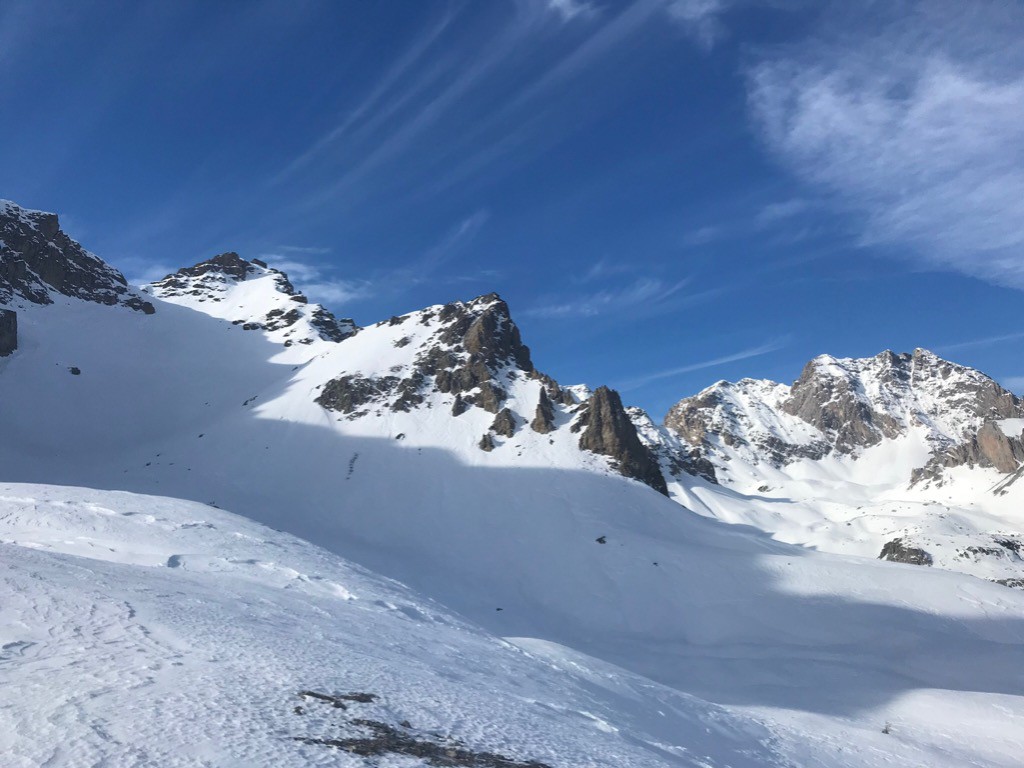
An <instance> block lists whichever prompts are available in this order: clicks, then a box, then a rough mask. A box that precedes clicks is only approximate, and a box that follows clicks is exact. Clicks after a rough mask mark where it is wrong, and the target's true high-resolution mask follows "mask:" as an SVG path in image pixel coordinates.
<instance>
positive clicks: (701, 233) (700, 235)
mask: <svg viewBox="0 0 1024 768" xmlns="http://www.w3.org/2000/svg"><path fill="white" fill-rule="evenodd" d="M723 235H724V233H723V232H722V230H721V229H720V228H719V227H701V228H700V229H695V230H693V231H692V232H687V233H686V234H685V235H683V238H682V241H681V242H682V244H683V245H684V246H685V247H687V248H696V247H698V246H701V245H707V244H708V243H713V242H715V241H716V240H720V239H721V238H722V237H723Z"/></svg>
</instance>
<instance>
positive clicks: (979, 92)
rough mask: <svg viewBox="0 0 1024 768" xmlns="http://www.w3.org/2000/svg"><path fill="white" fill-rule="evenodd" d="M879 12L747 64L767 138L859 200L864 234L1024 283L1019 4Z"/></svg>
mask: <svg viewBox="0 0 1024 768" xmlns="http://www.w3.org/2000/svg"><path fill="white" fill-rule="evenodd" d="M879 10H880V7H879V6H875V5H873V6H871V11H870V13H871V14H876V12H877V11H879ZM880 15H881V19H875V18H874V16H872V18H870V19H868V20H864V19H860V27H859V31H849V29H846V28H844V29H843V30H825V31H823V33H822V35H821V37H820V39H819V40H818V41H817V42H815V43H811V44H806V45H804V46H802V47H801V48H799V49H796V48H793V49H788V50H785V51H782V52H781V53H779V54H777V55H773V56H771V57H770V58H768V59H766V60H764V61H762V62H761V63H760V64H757V65H756V66H754V67H753V68H752V69H751V70H750V72H749V80H748V82H749V101H750V108H751V112H752V115H753V118H754V120H755V123H756V125H757V126H758V127H759V129H760V131H761V134H762V136H763V139H764V142H765V144H766V146H767V147H768V149H769V150H770V151H771V152H772V153H773V154H775V155H776V156H777V157H779V158H780V159H781V160H782V161H783V162H784V163H785V164H786V165H788V166H789V168H790V169H792V171H793V172H794V173H796V174H797V175H798V176H799V177H800V178H802V179H803V180H804V181H805V182H807V183H808V184H810V185H811V186H813V187H814V188H817V189H818V190H821V191H824V192H826V193H827V195H828V196H829V197H828V200H829V202H830V203H831V204H833V205H835V206H837V207H838V208H840V209H841V210H843V211H845V212H847V213H850V214H852V215H853V216H854V217H855V218H856V220H857V221H858V222H859V226H860V231H861V241H862V242H863V243H864V244H866V245H885V246H893V247H897V248H900V249H903V250H904V251H905V252H907V253H908V254H910V255H911V257H912V258H914V259H915V260H917V261H918V262H919V263H921V264H923V265H925V266H928V267H931V268H940V269H951V270H955V271H958V272H962V273H964V274H968V275H972V276H974V277H979V278H982V279H985V280H988V281H991V282H995V283H999V284H1004V285H1009V286H1014V287H1017V288H1024V227H1021V225H1020V222H1021V221H1024V47H1022V46H1021V45H1020V44H1019V43H1020V40H1021V39H1024V6H1021V5H1019V4H1017V3H997V2H987V1H979V2H975V3H971V4H969V5H961V4H957V3H952V2H929V3H924V2H915V3H910V2H901V3H895V4H893V7H892V8H891V9H888V10H887V11H886V12H884V13H882V14H880ZM843 21H844V22H845V26H846V27H854V28H856V27H857V25H854V24H850V19H849V18H848V17H847V16H844V17H843Z"/></svg>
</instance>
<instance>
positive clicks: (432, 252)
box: [259, 210, 494, 307]
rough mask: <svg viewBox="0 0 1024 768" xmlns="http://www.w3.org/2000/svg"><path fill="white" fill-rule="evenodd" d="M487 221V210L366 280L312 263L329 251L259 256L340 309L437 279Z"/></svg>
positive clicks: (484, 274) (480, 273)
mask: <svg viewBox="0 0 1024 768" xmlns="http://www.w3.org/2000/svg"><path fill="white" fill-rule="evenodd" d="M489 218H490V214H489V213H488V212H487V211H485V210H479V211H475V212H474V213H472V214H470V215H469V216H466V217H465V218H464V219H461V220H460V221H458V222H457V223H456V224H455V225H454V226H452V227H451V228H450V229H449V230H448V231H447V232H446V233H445V234H444V235H443V236H442V237H441V239H440V240H438V241H437V242H436V243H434V244H433V245H432V246H430V247H429V248H427V249H426V250H425V251H424V252H423V253H421V254H419V255H418V256H416V257H414V258H412V259H410V260H409V261H407V262H406V263H405V264H403V265H401V266H398V267H395V268H391V269H386V270H380V271H377V272H371V273H370V274H369V275H367V276H365V277H348V276H345V277H341V276H338V275H337V269H336V268H334V267H332V266H328V265H325V264H324V263H321V262H319V261H314V260H313V257H316V256H323V255H325V254H329V253H330V252H331V250H330V249H329V248H320V247H309V246H294V245H285V246H279V247H278V248H276V249H274V250H273V251H271V252H267V253H263V254H261V255H260V257H259V258H261V259H263V260H264V261H266V262H267V263H268V264H269V265H270V266H272V267H275V268H276V269H280V270H281V271H282V272H285V273H286V274H287V275H288V277H289V278H290V279H291V281H292V282H293V283H294V284H295V285H296V286H297V287H298V288H300V289H301V290H302V292H303V293H305V294H307V295H308V296H309V297H310V298H312V299H313V300H315V301H319V302H321V303H323V304H326V305H328V306H331V307H341V306H343V305H345V304H349V303H351V302H354V301H360V300H363V299H368V298H371V297H379V296H381V295H392V294H398V293H401V292H402V291H405V290H407V289H409V288H410V287H412V286H414V285H419V284H422V283H426V282H430V281H436V280H439V279H440V278H438V274H439V273H440V272H441V271H443V269H444V268H445V267H446V266H447V265H448V264H449V262H451V261H452V260H453V259H454V258H456V257H457V256H459V255H460V254H461V253H463V249H464V248H465V247H466V246H468V245H469V244H470V243H471V242H472V241H473V239H474V238H475V237H476V236H477V235H478V234H479V232H480V230H481V229H482V228H483V226H484V225H485V224H486V223H487V220H488V219H489ZM493 274H494V273H493V271H489V270H473V271H470V272H469V273H453V274H450V275H447V276H446V277H445V278H443V280H442V281H451V282H472V281H480V280H483V279H487V278H488V277H491V276H493Z"/></svg>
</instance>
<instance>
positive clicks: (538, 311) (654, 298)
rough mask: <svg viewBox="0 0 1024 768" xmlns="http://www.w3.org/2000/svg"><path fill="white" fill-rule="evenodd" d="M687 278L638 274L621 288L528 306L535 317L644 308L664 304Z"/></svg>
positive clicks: (659, 306)
mask: <svg viewBox="0 0 1024 768" xmlns="http://www.w3.org/2000/svg"><path fill="white" fill-rule="evenodd" d="M688 282H689V281H688V280H680V281H678V282H674V283H667V282H665V281H663V280H660V279H657V278H652V277H641V278H638V279H637V280H635V281H633V282H632V283H631V284H630V285H627V286H625V287H623V288H612V289H605V290H601V291H596V292H593V293H588V294H583V295H578V296H574V297H571V298H569V299H562V300H558V299H552V300H548V301H547V302H545V303H543V304H540V305H538V306H535V307H533V308H532V309H528V310H527V311H526V312H527V314H529V315H533V316H534V317H553V318H566V317H594V316H597V315H603V314H606V313H609V312H619V313H621V312H626V311H628V310H630V309H635V308H637V307H643V308H644V309H645V310H648V311H650V310H651V309H657V308H664V307H665V306H666V305H667V303H668V301H669V299H672V298H673V297H676V296H677V295H678V294H679V292H680V291H681V290H682V289H683V288H684V287H685V286H686V285H687V283H688Z"/></svg>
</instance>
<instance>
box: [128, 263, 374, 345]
mask: <svg viewBox="0 0 1024 768" xmlns="http://www.w3.org/2000/svg"><path fill="white" fill-rule="evenodd" d="M144 290H145V291H146V292H148V293H151V294H152V295H153V296H156V297H158V298H161V299H163V300H164V301H169V302H171V303H174V304H180V305H183V306H188V307H191V308H192V309H196V310H199V311H201V312H205V313H206V314H209V315H213V316H214V317H220V318H223V319H225V320H229V321H231V322H232V323H234V324H235V325H241V326H242V328H244V329H245V330H247V331H252V330H262V331H264V332H266V333H267V334H268V335H269V336H270V337H271V338H272V339H273V340H275V341H279V342H282V343H284V344H285V346H291V345H292V344H295V343H300V344H310V343H312V342H313V341H314V340H316V339H322V340H325V341H342V340H343V339H346V338H348V337H349V336H351V335H352V334H354V333H355V332H356V331H357V330H358V328H357V327H356V325H355V323H354V322H352V320H350V319H347V318H343V319H339V318H336V317H335V316H334V315H333V314H332V313H331V312H330V311H328V310H327V309H325V308H324V307H322V306H321V305H319V304H312V303H310V301H309V299H307V298H306V296H304V295H303V294H302V293H300V292H299V291H298V290H296V289H295V286H294V285H292V283H291V281H290V280H289V279H288V276H287V275H286V274H285V273H284V272H282V271H281V270H279V269H274V268H273V267H270V266H268V265H267V263H266V262H264V261H261V260H259V259H252V260H251V261H249V260H246V259H243V258H242V257H241V256H239V255H238V254H237V253H235V252H234V251H229V252H227V253H221V254H218V255H217V256H214V257H212V258H210V259H207V260H206V261H201V262H199V263H198V264H196V265H194V266H191V267H183V268H182V269H179V270H178V271H177V272H174V273H173V274H170V275H167V276H166V277H164V278H163V279H161V280H157V281H156V282H153V283H150V284H149V285H148V286H146V287H145V288H144Z"/></svg>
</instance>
